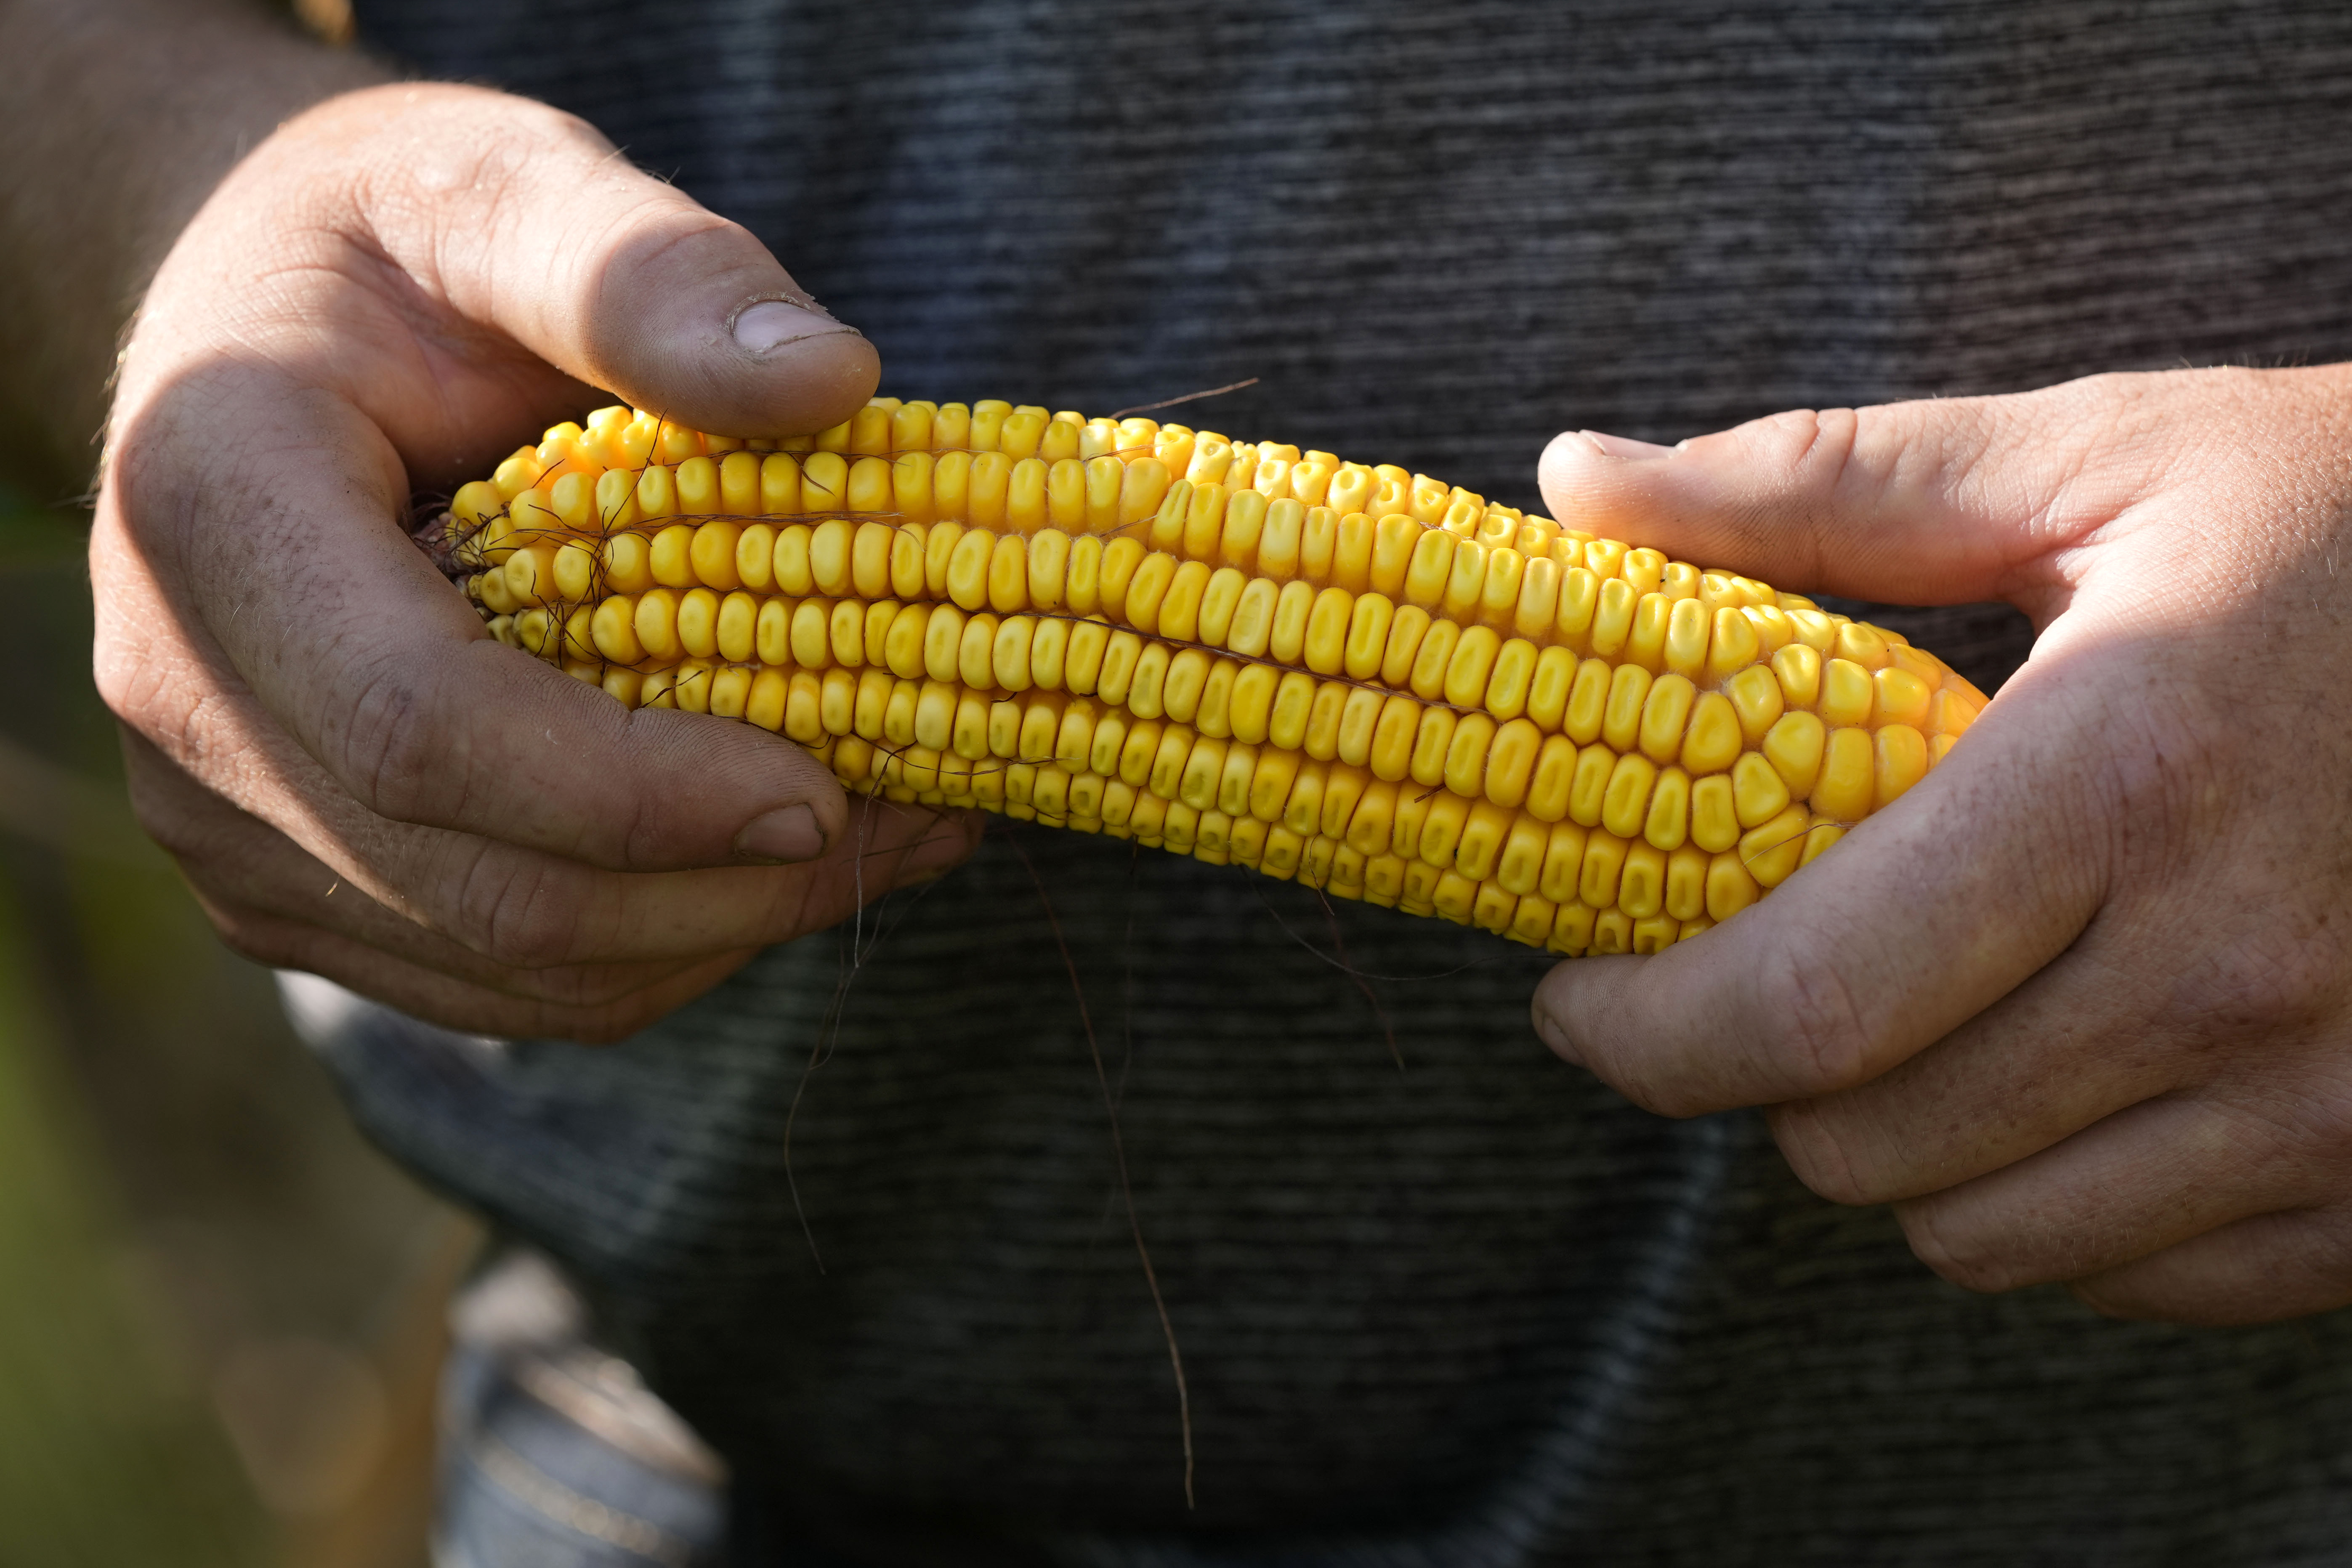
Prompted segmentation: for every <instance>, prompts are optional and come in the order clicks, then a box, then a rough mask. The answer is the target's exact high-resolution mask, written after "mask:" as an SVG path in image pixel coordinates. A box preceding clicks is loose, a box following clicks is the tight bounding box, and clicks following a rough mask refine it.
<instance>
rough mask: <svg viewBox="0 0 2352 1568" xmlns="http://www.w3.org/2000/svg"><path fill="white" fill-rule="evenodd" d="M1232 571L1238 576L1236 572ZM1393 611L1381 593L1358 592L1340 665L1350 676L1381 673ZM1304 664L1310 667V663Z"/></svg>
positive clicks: (1350, 615) (1350, 612) (1370, 676)
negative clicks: (1308, 664)
mask: <svg viewBox="0 0 2352 1568" xmlns="http://www.w3.org/2000/svg"><path fill="white" fill-rule="evenodd" d="M1234 576H1235V577H1236V578H1238V577H1239V576H1240V574H1239V573H1234ZM1395 613H1396V609H1395V606H1394V605H1391V603H1390V602H1389V600H1388V597H1387V596H1386V595H1382V594H1379V593H1367V594H1360V595H1357V597H1356V603H1355V605H1353V607H1352V608H1351V609H1350V610H1349V619H1348V636H1347V643H1346V647H1345V650H1344V652H1343V654H1342V666H1341V667H1342V668H1344V669H1345V671H1346V673H1347V676H1348V679H1350V680H1370V679H1372V678H1373V677H1375V676H1377V675H1379V674H1380V673H1381V666H1382V664H1383V662H1384V661H1385V658H1386V656H1387V653H1388V643H1389V626H1390V623H1391V619H1392V618H1393V617H1394V616H1395ZM1308 668H1313V666H1312V665H1310V666H1309V667H1308Z"/></svg>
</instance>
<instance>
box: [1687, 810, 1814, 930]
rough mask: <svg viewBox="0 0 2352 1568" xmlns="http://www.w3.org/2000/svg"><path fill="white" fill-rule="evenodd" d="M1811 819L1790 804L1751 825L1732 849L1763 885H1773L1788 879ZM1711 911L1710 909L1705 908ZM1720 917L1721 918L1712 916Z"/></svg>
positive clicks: (1793, 868)
mask: <svg viewBox="0 0 2352 1568" xmlns="http://www.w3.org/2000/svg"><path fill="white" fill-rule="evenodd" d="M1810 824H1811V818H1809V817H1808V816H1806V815H1805V808H1804V807H1803V806H1801V805H1792V806H1790V808H1789V809H1788V810H1786V811H1784V812H1782V813H1781V814H1780V816H1776V817H1774V818H1773V819H1772V820H1771V821H1769V822H1767V823H1765V824H1764V825H1762V826H1759V827H1756V828H1752V829H1750V830H1749V831H1748V833H1746V834H1744V835H1743V836H1741V837H1740V840H1739V845H1738V848H1737V849H1736V850H1735V851H1734V853H1736V854H1737V855H1738V857H1739V863H1740V865H1741V866H1743V867H1745V868H1747V870H1748V875H1749V876H1750V877H1752V878H1754V879H1755V880H1756V881H1757V882H1758V883H1759V884H1761V885H1762V886H1764V887H1767V888H1777V887H1779V886H1780V884H1781V883H1782V882H1784V881H1786V880H1788V879H1789V875H1790V873H1791V872H1793V871H1794V870H1796V868H1797V861H1798V858H1799V857H1800V856H1801V855H1802V854H1803V853H1804V848H1805V833H1806V830H1807V828H1808V826H1810ZM1707 912H1708V913H1709V914H1714V913H1715V911H1714V910H1712V909H1710V910H1708V911H1707ZM1716 918H1717V919H1718V920H1720V919H1722V918H1723V917H1721V916H1720V915H1717V916H1716Z"/></svg>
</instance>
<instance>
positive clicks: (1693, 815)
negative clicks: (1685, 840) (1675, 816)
mask: <svg viewBox="0 0 2352 1568" xmlns="http://www.w3.org/2000/svg"><path fill="white" fill-rule="evenodd" d="M1758 763H1759V765H1760V766H1762V767H1763V768H1764V771H1765V772H1766V773H1771V772H1772V770H1771V767H1770V765H1769V764H1768V763H1763V760H1762V759H1761V758H1759V759H1758ZM1773 776H1774V780H1775V782H1776V783H1777V782H1778V779H1779V775H1778V774H1774V775H1773ZM1787 799H1788V792H1787V791H1786V790H1785V789H1784V790H1782V791H1781V801H1782V804H1783V805H1785V804H1787ZM1740 826H1741V824H1740V821H1739V805H1738V792H1737V790H1736V788H1735V786H1734V785H1733V784H1732V778H1731V775H1729V774H1727V773H1710V774H1708V775H1707V776H1706V777H1705V778H1703V779H1700V780H1699V781H1698V782H1697V783H1696V784H1692V785H1691V804H1690V836H1691V842H1692V843H1694V844H1696V845H1697V846H1698V847H1700V848H1702V849H1705V850H1706V851H1708V852H1709V853H1714V852H1716V851H1718V850H1724V849H1728V848H1730V847H1732V846H1733V845H1734V844H1737V843H1738V842H1739V833H1740Z"/></svg>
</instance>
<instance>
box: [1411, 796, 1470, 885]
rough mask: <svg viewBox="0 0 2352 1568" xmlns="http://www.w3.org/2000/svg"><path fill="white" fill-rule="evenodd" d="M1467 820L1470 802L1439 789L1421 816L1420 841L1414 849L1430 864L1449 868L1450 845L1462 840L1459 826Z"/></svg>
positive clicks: (1462, 825)
mask: <svg viewBox="0 0 2352 1568" xmlns="http://www.w3.org/2000/svg"><path fill="white" fill-rule="evenodd" d="M1469 820H1470V803H1469V802H1468V801H1466V800H1465V799H1463V798H1462V797H1461V796H1460V795H1449V794H1447V793H1445V792H1444V791H1442V790H1441V791H1439V792H1438V794H1437V795H1435V796H1433V798H1432V799H1431V801H1430V803H1429V811H1428V813H1427V815H1426V816H1423V818H1422V826H1421V843H1420V847H1419V850H1418V853H1419V854H1420V857H1421V858H1422V859H1423V861H1425V862H1427V863H1428V864H1429V865H1432V866H1444V867H1447V868H1451V867H1452V865H1453V864H1454V846H1455V845H1457V844H1459V843H1460V842H1461V840H1462V829H1463V827H1464V826H1465V825H1466V824H1467V823H1468V822H1469Z"/></svg>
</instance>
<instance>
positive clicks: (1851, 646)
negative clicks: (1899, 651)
mask: <svg viewBox="0 0 2352 1568" xmlns="http://www.w3.org/2000/svg"><path fill="white" fill-rule="evenodd" d="M1837 655H1838V657H1839V658H1843V659H1845V660H1848V661H1849V662H1851V663H1854V664H1858V665H1860V666H1862V668H1864V669H1867V670H1879V669H1884V668H1886V666H1887V662H1888V658H1887V645H1886V638H1885V637H1883V636H1882V635H1880V633H1879V631H1878V628H1877V627H1875V626H1864V625H1863V624H1862V623H1861V622H1859V621H1849V622H1847V623H1846V624H1845V625H1844V626H1840V627H1838V629H1837Z"/></svg>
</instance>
